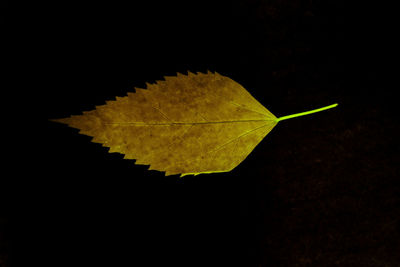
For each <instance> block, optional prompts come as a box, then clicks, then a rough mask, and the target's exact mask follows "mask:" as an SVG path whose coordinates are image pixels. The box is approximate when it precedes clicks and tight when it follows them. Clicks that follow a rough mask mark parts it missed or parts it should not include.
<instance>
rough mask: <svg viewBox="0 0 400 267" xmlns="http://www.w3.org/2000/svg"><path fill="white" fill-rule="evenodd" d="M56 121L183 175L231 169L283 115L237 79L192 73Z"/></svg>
mask: <svg viewBox="0 0 400 267" xmlns="http://www.w3.org/2000/svg"><path fill="white" fill-rule="evenodd" d="M286 117H289V116H286ZM53 121H56V122H61V123H65V124H67V125H69V126H70V127H73V128H78V129H80V133H81V134H84V135H88V136H92V137H93V140H92V141H93V142H96V143H101V144H103V146H106V147H109V148H110V150H109V152H118V153H121V154H124V155H125V156H124V158H125V159H136V164H143V165H150V168H149V169H150V170H159V171H164V172H166V175H173V174H181V176H183V175H187V174H194V175H197V174H200V173H213V172H228V171H231V170H232V169H233V168H235V167H236V166H237V165H238V164H239V163H241V162H242V161H243V160H244V159H245V158H246V157H247V156H248V155H249V153H250V152H251V151H252V150H253V149H254V148H255V146H256V145H257V144H258V143H259V142H260V141H261V140H262V139H263V138H264V137H265V136H266V135H267V134H268V133H269V132H270V131H271V130H272V128H273V127H274V126H275V125H276V124H277V123H278V121H279V119H278V118H276V117H275V116H274V115H273V114H272V113H271V112H269V111H268V110H267V109H266V108H265V107H264V106H262V105H261V104H260V103H259V102H258V101H257V100H256V99H254V98H253V97H252V96H251V95H250V93H249V92H247V91H246V89H245V88H243V87H242V86H241V85H240V84H238V83H237V82H235V81H233V80H232V79H230V78H228V77H225V76H222V75H220V74H218V73H211V72H208V73H207V74H204V73H197V74H193V73H190V72H189V73H188V75H183V74H180V73H178V74H177V76H172V77H165V81H157V82H156V84H147V90H146V89H136V92H135V93H128V95H127V96H125V97H117V99H116V100H115V101H108V102H107V104H106V105H102V106H98V107H96V109H95V110H92V111H87V112H83V115H77V116H71V117H69V118H64V119H56V120H53Z"/></svg>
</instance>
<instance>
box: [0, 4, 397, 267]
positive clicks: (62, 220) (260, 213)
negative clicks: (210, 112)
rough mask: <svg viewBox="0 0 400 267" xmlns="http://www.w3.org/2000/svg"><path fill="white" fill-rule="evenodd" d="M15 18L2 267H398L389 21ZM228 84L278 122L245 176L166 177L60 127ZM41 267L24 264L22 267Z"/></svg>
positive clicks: (321, 12) (223, 14)
mask: <svg viewBox="0 0 400 267" xmlns="http://www.w3.org/2000/svg"><path fill="white" fill-rule="evenodd" d="M5 10H6V11H5V12H3V14H5V16H4V17H3V18H2V24H3V26H5V27H4V31H3V36H4V37H5V38H4V42H5V44H6V49H5V50H4V52H5V53H4V59H5V60H4V63H5V65H6V70H5V71H4V72H3V74H4V77H5V78H6V79H5V81H6V82H7V84H6V86H5V88H7V89H8V90H4V91H3V93H2V94H3V98H2V100H3V101H2V102H3V105H2V107H3V108H4V111H3V121H4V125H5V126H4V128H3V127H2V129H3V132H6V133H7V134H9V136H10V137H9V138H7V139H3V142H4V144H3V145H4V147H6V148H9V149H8V150H6V152H5V153H7V158H8V159H9V160H10V161H9V163H8V161H7V164H6V165H7V166H6V169H7V167H8V168H10V169H11V172H4V175H2V178H1V179H2V183H1V191H2V199H4V201H2V213H1V214H0V216H1V217H0V218H1V220H0V222H1V232H0V238H1V243H0V245H1V246H0V249H1V250H0V266H1V267H3V265H4V266H7V267H8V266H36V265H37V266H164V265H166V266H168V265H171V266H173V265H177V264H182V265H184V266H193V265H202V266H210V265H212V266H214V265H215V266H254V267H264V266H399V265H400V256H399V255H400V252H399V251H400V242H399V238H400V234H399V218H400V209H399V207H400V198H399V194H400V187H399V182H398V179H399V169H398V164H399V153H398V152H399V141H398V140H397V137H398V135H399V120H398V117H397V116H396V115H397V114H395V112H396V110H395V109H396V105H397V100H396V98H395V95H396V94H395V93H396V89H397V88H396V84H397V83H395V82H393V79H392V78H393V77H395V72H394V69H395V68H394V67H393V66H394V65H395V64H393V63H395V62H397V61H395V57H394V54H393V53H394V51H395V49H393V48H394V47H395V44H394V43H393V40H394V37H395V34H396V30H395V27H394V25H395V24H394V23H395V19H394V15H393V13H394V12H393V10H394V9H393V8H391V7H389V6H385V5H384V4H379V5H377V4H373V3H371V4H369V3H363V4H362V5H356V4H352V6H349V4H348V3H347V1H295V0H291V1H284V0H276V1H265V0H251V1H244V0H236V1H186V2H176V1H164V2H153V1H141V2H136V1H108V2H105V1H88V0H81V1H31V2H29V3H23V2H18V1H15V2H13V3H12V4H9V5H8V6H7V8H6V9H5ZM188 70H190V71H193V72H196V71H201V72H205V71H207V70H211V71H217V72H219V73H221V74H223V75H226V76H228V77H230V78H232V79H233V80H235V81H237V82H239V83H240V84H242V85H243V86H244V87H245V88H246V89H247V90H248V91H249V92H250V93H251V94H252V95H253V96H254V97H255V98H256V99H257V100H259V101H260V103H262V104H263V105H265V106H266V107H267V108H268V109H269V110H270V111H271V112H272V113H274V114H275V115H276V116H283V115H287V114H291V113H296V112H301V111H305V110H309V109H313V108H318V107H322V106H325V105H329V104H333V103H339V106H338V107H337V108H335V109H332V110H329V111H325V112H323V113H320V114H315V115H313V116H309V117H303V118H298V119H293V120H288V121H285V122H282V123H280V124H279V125H278V126H277V127H276V128H275V129H273V131H272V132H271V133H270V134H269V135H268V136H267V137H266V138H265V139H264V140H263V141H262V142H261V143H260V144H259V145H258V146H257V147H256V149H255V150H254V151H253V152H252V153H251V154H250V155H249V156H248V158H247V159H246V160H245V161H244V162H243V163H242V164H240V165H239V166H238V167H237V168H235V169H234V170H233V171H232V172H229V173H222V174H209V175H199V176H196V177H193V176H186V177H184V178H179V177H177V176H168V177H165V176H164V175H163V173H161V172H157V171H147V170H146V169H147V168H146V167H145V166H137V165H134V161H128V160H122V155H119V154H114V153H113V154H110V153H107V149H106V148H103V147H101V146H100V145H98V144H94V143H91V142H90V140H91V139H90V138H89V137H87V136H82V135H79V134H78V131H77V130H74V129H71V128H67V127H65V126H63V125H58V124H54V123H51V122H49V121H48V119H51V118H61V117H67V116H69V115H71V114H80V113H81V112H82V111H84V110H91V109H93V108H94V107H95V106H96V105H101V104H104V103H105V101H106V100H112V99H114V98H115V96H124V95H125V94H126V92H127V91H132V90H133V87H142V88H143V87H145V82H154V81H155V80H159V79H161V78H162V77H163V76H166V75H174V74H175V73H176V72H182V73H185V72H186V71H188ZM26 264H29V265H26Z"/></svg>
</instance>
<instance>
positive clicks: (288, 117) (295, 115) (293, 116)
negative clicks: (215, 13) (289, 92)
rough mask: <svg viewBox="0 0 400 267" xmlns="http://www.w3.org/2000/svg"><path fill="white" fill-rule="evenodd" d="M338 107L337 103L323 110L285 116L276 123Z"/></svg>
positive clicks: (318, 109)
mask: <svg viewBox="0 0 400 267" xmlns="http://www.w3.org/2000/svg"><path fill="white" fill-rule="evenodd" d="M337 105H338V104H337V103H335V104H333V105H329V106H326V107H323V108H317V109H313V110H310V111H305V112H300V113H296V114H292V115H287V116H283V117H280V118H277V119H276V122H278V121H283V120H287V119H291V118H295V117H300V116H304V115H308V114H311V113H316V112H320V111H323V110H327V109H330V108H334V107H336V106H337Z"/></svg>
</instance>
